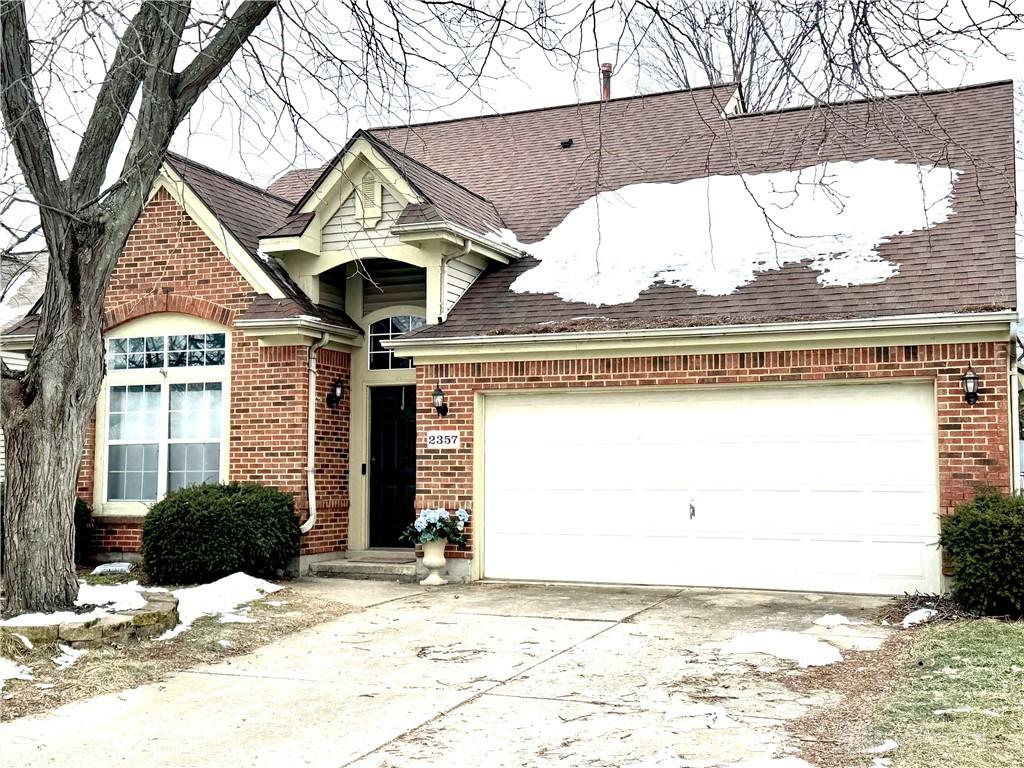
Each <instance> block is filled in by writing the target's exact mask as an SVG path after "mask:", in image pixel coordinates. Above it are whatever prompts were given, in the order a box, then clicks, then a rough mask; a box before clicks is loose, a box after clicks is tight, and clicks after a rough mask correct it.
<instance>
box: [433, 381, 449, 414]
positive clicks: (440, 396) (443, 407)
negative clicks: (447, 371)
mask: <svg viewBox="0 0 1024 768" xmlns="http://www.w3.org/2000/svg"><path fill="white" fill-rule="evenodd" d="M430 399H431V400H432V401H433V403H434V408H435V409H436V410H437V415H438V416H447V415H448V403H446V402H445V401H444V391H443V390H442V389H441V385H440V384H438V385H437V386H436V387H434V391H433V393H432V394H431V395H430Z"/></svg>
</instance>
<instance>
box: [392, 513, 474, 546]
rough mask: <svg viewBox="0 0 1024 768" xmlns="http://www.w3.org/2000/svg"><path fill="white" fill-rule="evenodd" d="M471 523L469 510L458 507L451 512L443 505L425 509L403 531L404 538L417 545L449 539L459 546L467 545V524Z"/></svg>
mask: <svg viewBox="0 0 1024 768" xmlns="http://www.w3.org/2000/svg"><path fill="white" fill-rule="evenodd" d="M467 525H469V512H467V511H466V510H464V509H457V510H455V511H454V512H449V511H448V510H447V509H444V508H443V507H438V508H437V509H423V510H420V513H419V514H418V515H417V516H416V519H415V520H414V521H413V522H412V523H411V524H410V525H409V526H408V527H407V528H406V529H405V530H404V531H402V539H404V540H405V541H408V542H409V543H410V544H412V545H413V546H415V545H416V544H425V543H426V542H428V541H440V540H441V539H447V540H448V541H449V543H451V544H454V545H455V546H457V547H460V548H462V547H465V546H466V541H467V539H466V526H467Z"/></svg>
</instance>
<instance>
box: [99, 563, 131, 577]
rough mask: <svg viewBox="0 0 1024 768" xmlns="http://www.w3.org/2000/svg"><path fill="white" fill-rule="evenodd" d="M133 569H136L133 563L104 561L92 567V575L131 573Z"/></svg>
mask: <svg viewBox="0 0 1024 768" xmlns="http://www.w3.org/2000/svg"><path fill="white" fill-rule="evenodd" d="M133 570H135V566H134V565H133V564H132V563H125V562H118V563H103V564H101V565H97V566H96V567H95V568H93V569H92V575H93V576H106V575H112V574H121V573H131V572H132V571H133Z"/></svg>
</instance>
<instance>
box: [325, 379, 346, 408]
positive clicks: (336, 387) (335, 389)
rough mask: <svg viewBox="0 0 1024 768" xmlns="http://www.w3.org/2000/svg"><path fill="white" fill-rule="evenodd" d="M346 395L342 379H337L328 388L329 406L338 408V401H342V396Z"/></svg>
mask: <svg viewBox="0 0 1024 768" xmlns="http://www.w3.org/2000/svg"><path fill="white" fill-rule="evenodd" d="M344 395H345V388H344V385H343V384H342V383H341V381H335V382H334V383H333V384H331V388H330V389H328V390H327V407H328V408H337V407H338V403H340V402H341V398H342V397H344Z"/></svg>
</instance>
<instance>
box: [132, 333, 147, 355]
mask: <svg viewBox="0 0 1024 768" xmlns="http://www.w3.org/2000/svg"><path fill="white" fill-rule="evenodd" d="M145 343H146V341H145V339H143V338H142V337H141V336H136V337H134V338H131V339H128V351H129V352H144V351H145Z"/></svg>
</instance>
